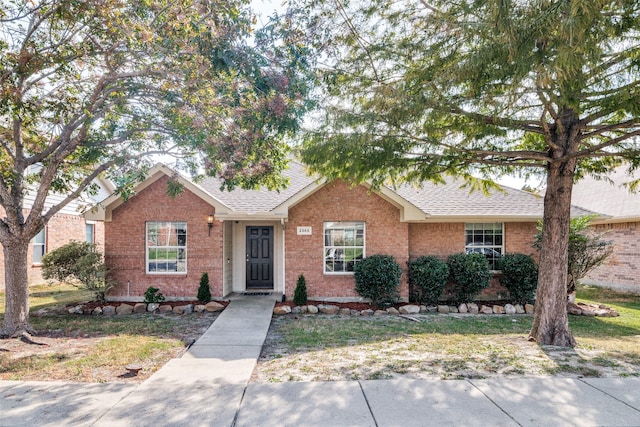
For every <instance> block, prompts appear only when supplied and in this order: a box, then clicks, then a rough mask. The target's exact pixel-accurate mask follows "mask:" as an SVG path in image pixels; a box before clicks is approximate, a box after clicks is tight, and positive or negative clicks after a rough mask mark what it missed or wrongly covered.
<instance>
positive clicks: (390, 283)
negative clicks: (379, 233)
mask: <svg viewBox="0 0 640 427" xmlns="http://www.w3.org/2000/svg"><path fill="white" fill-rule="evenodd" d="M401 275H402V268H401V267H400V265H399V264H398V263H397V262H396V260H395V259H394V258H393V257H392V256H391V255H372V256H369V257H367V258H364V259H363V260H362V261H360V262H358V263H356V265H355V267H354V278H355V282H356V287H355V289H356V292H357V293H358V295H360V296H361V297H363V298H369V299H370V300H371V302H372V303H373V304H375V305H376V306H380V305H381V304H383V303H394V302H396V301H397V300H398V298H399V296H400V294H399V292H398V289H399V288H400V276H401Z"/></svg>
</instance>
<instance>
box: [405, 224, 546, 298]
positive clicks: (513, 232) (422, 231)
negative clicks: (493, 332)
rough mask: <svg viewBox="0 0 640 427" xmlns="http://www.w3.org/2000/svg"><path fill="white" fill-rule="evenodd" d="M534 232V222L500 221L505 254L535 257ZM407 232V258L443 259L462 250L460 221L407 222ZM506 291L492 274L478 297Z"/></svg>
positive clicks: (486, 296) (462, 229)
mask: <svg viewBox="0 0 640 427" xmlns="http://www.w3.org/2000/svg"><path fill="white" fill-rule="evenodd" d="M535 234H536V223H534V222H507V223H504V244H505V253H523V254H526V255H533V256H534V257H535V258H537V253H536V252H537V251H536V250H535V249H534V248H533V247H532V244H533V240H534V236H535ZM409 235H410V236H411V237H410V241H409V256H410V258H411V259H416V258H418V257H420V256H423V255H433V256H436V257H438V258H440V259H442V260H446V258H447V257H448V256H449V255H452V254H455V253H460V252H464V246H465V238H464V223H459V222H456V223H420V224H417V223H414V224H410V225H409ZM507 293H508V292H507V290H506V289H505V288H504V287H502V286H501V285H500V282H499V281H498V277H497V276H494V277H493V278H492V279H491V282H490V283H489V287H488V288H486V289H484V290H483V291H482V292H481V294H480V296H479V298H490V299H493V298H498V297H500V296H502V295H506V294H507Z"/></svg>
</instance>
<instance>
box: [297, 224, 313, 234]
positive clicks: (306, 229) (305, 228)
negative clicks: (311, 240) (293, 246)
mask: <svg viewBox="0 0 640 427" xmlns="http://www.w3.org/2000/svg"><path fill="white" fill-rule="evenodd" d="M298 236H311V227H310V226H307V225H305V226H301V227H298Z"/></svg>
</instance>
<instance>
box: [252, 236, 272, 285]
mask: <svg viewBox="0 0 640 427" xmlns="http://www.w3.org/2000/svg"><path fill="white" fill-rule="evenodd" d="M247 289H273V227H267V226H263V227H253V226H252V227H247Z"/></svg>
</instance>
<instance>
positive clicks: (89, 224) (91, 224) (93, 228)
mask: <svg viewBox="0 0 640 427" xmlns="http://www.w3.org/2000/svg"><path fill="white" fill-rule="evenodd" d="M88 227H91V240H88V239H87V237H88V236H87V230H88ZM84 240H85V241H86V242H87V243H96V222H95V221H85V223H84Z"/></svg>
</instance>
